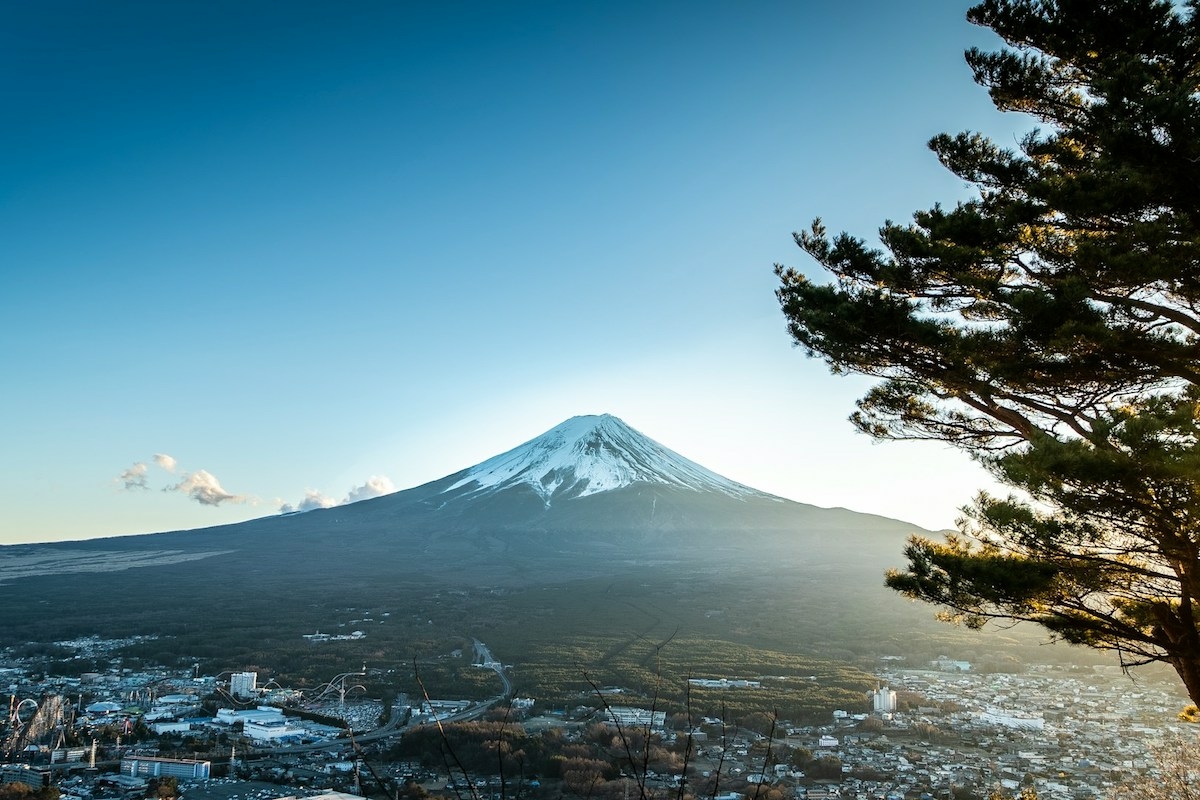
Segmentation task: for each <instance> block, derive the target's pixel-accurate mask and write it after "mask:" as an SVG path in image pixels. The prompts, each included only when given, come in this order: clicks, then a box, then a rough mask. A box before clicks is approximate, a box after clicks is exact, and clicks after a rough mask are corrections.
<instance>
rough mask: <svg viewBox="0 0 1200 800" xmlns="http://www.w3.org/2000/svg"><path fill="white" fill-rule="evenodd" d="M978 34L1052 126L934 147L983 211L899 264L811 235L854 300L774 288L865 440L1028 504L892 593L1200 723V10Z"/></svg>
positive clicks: (967, 528) (916, 546) (896, 237)
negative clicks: (1070, 652)
mask: <svg viewBox="0 0 1200 800" xmlns="http://www.w3.org/2000/svg"><path fill="white" fill-rule="evenodd" d="M968 19H970V20H971V21H972V22H974V23H976V24H979V25H984V26H987V27H988V28H991V29H992V30H993V31H995V32H996V33H997V34H998V35H999V36H1000V37H1001V38H1002V39H1003V40H1004V41H1005V42H1006V43H1007V45H1008V47H1007V48H1005V49H1002V50H1000V51H998V52H983V51H980V50H978V49H972V50H969V51H968V52H967V54H966V59H967V63H968V64H969V66H970V68H971V70H972V71H973V73H974V77H975V80H976V81H977V82H978V83H979V84H981V85H982V86H984V87H986V88H987V90H988V92H989V94H990V96H991V98H992V100H993V102H994V103H995V104H996V106H997V107H998V108H1000V109H1001V110H1005V111H1019V112H1023V113H1025V114H1029V115H1033V116H1034V117H1036V118H1037V119H1038V120H1039V121H1040V124H1041V125H1042V126H1043V127H1041V128H1040V129H1039V130H1035V131H1033V132H1031V133H1029V134H1028V135H1026V136H1025V137H1024V138H1023V139H1022V140H1021V142H1020V144H1019V147H1016V148H1014V149H1005V148H1002V147H1000V146H998V145H997V144H996V143H994V142H992V141H990V140H988V139H987V138H986V137H984V136H981V135H979V134H976V133H962V134H958V135H953V136H952V135H946V134H943V135H939V136H936V137H935V138H934V139H933V140H932V141H931V142H930V148H931V149H932V150H933V152H934V153H935V154H936V155H937V157H938V159H939V160H940V161H941V163H942V164H943V165H944V166H945V167H946V168H948V169H950V170H951V171H952V172H953V173H954V174H956V175H958V176H960V177H961V178H962V179H964V180H965V181H967V182H968V183H969V184H970V185H971V186H973V187H974V188H975V192H974V193H973V197H972V199H971V200H969V201H966V202H961V203H959V204H957V205H956V206H955V207H954V208H952V209H949V208H943V207H941V206H935V207H934V208H932V209H929V210H924V211H919V212H917V213H915V214H914V215H913V222H912V223H911V224H907V225H898V224H893V223H891V222H887V223H885V224H884V226H883V227H882V228H881V229H880V232H879V233H880V241H881V244H882V248H872V247H869V246H868V245H867V244H866V243H865V242H864V241H862V240H860V239H856V238H854V237H851V236H849V235H847V234H841V235H838V236H836V237H830V236H829V235H828V234H827V232H826V230H825V228H824V227H823V226H822V224H821V222H820V221H819V220H818V221H816V222H814V223H813V226H812V228H811V230H809V231H807V232H803V233H798V234H796V237H795V238H796V242H797V244H798V245H799V246H800V247H801V248H802V249H803V250H804V251H805V252H806V253H808V255H810V256H811V257H812V258H813V259H815V260H816V261H817V262H819V263H820V264H821V265H822V266H824V267H825V268H826V269H827V270H828V271H829V272H831V273H832V275H833V276H834V278H835V280H834V282H833V283H832V284H829V285H825V284H818V283H815V282H811V281H809V280H806V279H805V277H804V276H803V275H801V274H800V273H799V272H798V271H796V270H794V269H790V268H785V267H782V266H777V267H776V272H777V274H778V276H779V278H780V286H779V289H778V290H777V295H778V298H779V301H780V303H781V306H782V308H783V311H784V314H785V316H786V317H787V321H788V329H789V332H790V333H791V335H792V337H793V338H794V339H795V341H796V342H797V343H798V344H799V345H800V346H801V347H803V348H804V349H805V350H806V351H807V352H808V353H809V355H814V356H818V357H821V358H823V359H824V360H825V361H826V362H827V363H828V364H829V366H830V368H831V369H832V370H833V371H834V372H835V373H859V374H864V375H869V376H874V377H876V378H879V379H880V380H879V382H878V383H877V384H876V385H875V386H874V387H873V388H872V389H871V390H870V391H869V392H868V393H867V394H866V395H865V396H864V397H863V398H861V399H860V400H859V402H858V408H857V410H856V411H855V413H854V414H853V415H852V417H851V419H852V421H853V422H854V424H855V425H857V426H858V427H859V428H860V429H861V430H863V431H865V432H867V433H869V434H870V435H872V436H875V437H878V438H888V439H933V440H940V441H944V442H949V443H952V444H954V445H956V446H958V447H960V448H962V449H964V450H965V451H967V452H969V453H970V454H972V455H973V456H974V457H976V458H977V459H978V460H979V461H980V462H981V463H983V464H984V465H985V466H986V467H988V468H989V469H990V470H991V471H992V472H993V473H994V474H995V475H996V476H997V477H998V478H999V479H1000V480H1001V481H1003V482H1005V483H1007V484H1008V485H1010V486H1012V487H1015V488H1016V489H1018V490H1020V494H1019V495H1014V496H1013V497H1009V498H1003V499H1001V498H997V497H992V496H988V495H986V494H981V495H980V496H979V498H977V499H976V500H975V502H974V503H973V505H972V506H971V507H969V508H968V509H966V513H965V515H964V519H963V521H962V524H961V525H960V528H961V531H960V533H959V534H958V535H956V536H954V537H951V538H949V539H948V540H947V541H944V542H942V541H933V540H930V539H925V538H914V539H912V540H910V542H909V544H908V547H907V548H906V556H907V559H908V566H907V568H906V569H905V570H904V571H898V572H893V573H891V574H889V575H888V577H887V583H888V585H889V586H891V587H892V588H894V589H896V590H898V591H901V592H903V593H905V594H906V595H909V596H911V597H915V598H919V599H922V600H926V601H929V602H931V603H935V604H937V605H939V606H941V607H942V608H943V614H944V615H945V616H946V617H948V618H951V619H954V620H957V621H961V622H965V623H966V624H968V625H971V626H980V625H982V624H984V623H985V622H986V621H987V620H989V619H996V618H1002V619H1016V620H1031V621H1033V622H1036V623H1038V624H1040V625H1043V626H1045V628H1047V629H1048V630H1049V631H1050V632H1052V634H1053V635H1054V636H1055V637H1056V638H1060V639H1063V640H1066V641H1068V642H1073V643H1077V644H1082V645H1087V646H1090V647H1094V648H1099V649H1109V650H1115V651H1117V652H1118V653H1119V654H1120V656H1121V663H1122V664H1123V665H1126V666H1132V665H1136V664H1141V663H1147V662H1151V661H1161V662H1166V663H1169V664H1170V665H1171V666H1172V667H1174V669H1175V670H1176V671H1177V672H1178V674H1179V676H1180V678H1181V679H1182V680H1183V683H1184V685H1185V686H1186V689H1187V691H1188V694H1189V695H1190V696H1191V698H1192V699H1193V700H1194V701H1196V702H1197V703H1198V704H1200V622H1198V618H1200V0H1190V2H1188V3H1186V5H1181V4H1172V3H1171V2H1168V1H1167V0H987V1H986V2H982V3H980V4H979V5H977V6H975V7H973V8H972V9H971V10H970V11H969V12H968Z"/></svg>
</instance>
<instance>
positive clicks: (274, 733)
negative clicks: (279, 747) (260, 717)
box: [242, 720, 304, 742]
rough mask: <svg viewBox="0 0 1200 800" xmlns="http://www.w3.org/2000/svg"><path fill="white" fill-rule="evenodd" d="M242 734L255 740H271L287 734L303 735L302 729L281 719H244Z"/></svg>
mask: <svg viewBox="0 0 1200 800" xmlns="http://www.w3.org/2000/svg"><path fill="white" fill-rule="evenodd" d="M242 735H243V736H245V737H246V738H247V739H250V740H251V741H255V742H273V741H278V740H280V739H284V738H286V737H288V736H303V735H304V729H303V728H296V727H293V726H291V725H289V724H288V723H287V722H284V721H282V720H280V721H278V722H254V721H253V720H246V723H245V725H244V726H243V727H242Z"/></svg>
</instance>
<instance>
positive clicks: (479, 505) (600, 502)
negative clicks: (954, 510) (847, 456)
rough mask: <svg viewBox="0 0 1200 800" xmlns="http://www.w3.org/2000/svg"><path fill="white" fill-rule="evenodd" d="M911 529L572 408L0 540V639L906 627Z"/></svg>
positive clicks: (832, 634)
mask: <svg viewBox="0 0 1200 800" xmlns="http://www.w3.org/2000/svg"><path fill="white" fill-rule="evenodd" d="M914 532H917V533H921V532H922V531H920V529H919V528H916V527H915V526H913V525H909V524H906V523H904V522H900V521H897V520H892V519H887V518H884V517H878V516H874V515H869V514H859V513H856V512H853V511H848V510H846V509H839V508H832V509H831V508H818V507H816V506H812V505H806V504H804V503H797V502H794V501H792V500H787V499H784V498H781V497H776V496H774V495H771V494H768V493H766V492H761V491H758V490H757V489H754V488H752V487H749V486H746V485H743V484H741V483H738V482H736V481H733V480H730V479H729V478H726V477H723V476H721V475H718V474H717V473H715V472H713V471H711V470H709V469H707V468H705V467H703V466H701V465H699V464H697V463H695V462H693V461H690V460H688V459H687V458H685V457H683V456H682V455H680V454H678V453H676V452H674V451H672V450H670V449H668V448H667V447H665V446H663V445H661V444H659V443H658V442H655V441H653V440H652V439H650V438H648V437H646V436H644V435H642V434H641V433H639V432H637V431H636V430H634V429H633V428H632V427H630V426H629V425H626V424H625V423H624V422H622V421H621V420H620V419H617V418H616V417H613V416H608V415H599V416H583V417H574V418H572V419H568V420H566V421H565V422H563V423H561V424H560V425H557V426H555V427H554V428H551V429H550V430H549V431H547V432H546V433H544V434H542V435H541V436H538V437H536V438H534V439H532V440H530V441H528V442H525V443H524V444H521V445H518V446H517V447H514V448H513V449H511V450H509V451H507V452H505V453H501V454H500V455H497V456H495V457H493V458H489V459H487V460H485V461H482V462H481V463H478V464H476V465H474V466H471V467H467V468H465V469H462V470H459V471H458V472H455V473H454V474H452V475H447V476H445V477H443V478H439V479H437V480H434V481H430V482H429V483H425V484H423V485H420V486H416V487H413V488H411V489H406V490H403V491H398V492H394V493H392V494H389V495H385V496H382V497H376V498H372V499H369V500H362V501H359V502H356V503H350V504H346V505H342V506H336V507H333V508H327V509H315V510H312V511H304V512H298V513H289V514H277V515H273V516H270V517H263V518H260V519H255V520H250V521H247V522H242V523H238V524H234V525H223V526H217V527H211V528H202V529H197V530H184V531H173V532H165V533H153V534H142V535H133V536H119V537H112V538H107V539H92V540H86V541H78V542H55V543H49V544H40V545H10V546H5V547H0V646H4V641H5V637H7V638H8V639H13V640H23V641H36V640H41V639H44V638H45V637H46V636H47V635H52V636H58V637H60V638H70V637H73V636H81V635H92V634H93V633H103V632H110V633H113V634H116V635H121V636H128V635H133V634H139V633H146V632H161V633H162V634H163V635H164V636H177V637H183V638H181V639H180V640H179V641H187V642H191V644H190V645H188V646H189V647H193V648H194V649H195V650H197V651H205V652H207V651H208V650H211V649H212V644H211V642H209V641H208V639H209V638H211V637H212V636H216V635H218V632H220V633H219V635H220V636H223V637H241V639H240V640H239V641H242V644H243V646H245V647H247V648H251V650H254V651H255V652H257V648H258V646H259V644H260V643H261V642H263V641H267V640H275V639H276V638H277V637H278V636H279V635H281V632H284V633H286V634H287V636H288V637H291V638H289V641H293V640H294V641H295V642H301V641H302V640H301V639H300V633H302V632H310V630H311V628H317V627H319V628H326V627H328V626H329V625H330V624H332V623H333V622H335V621H338V620H337V619H336V615H335V612H336V613H337V614H345V615H346V617H347V619H350V618H354V617H355V616H361V612H353V609H354V608H358V609H362V608H374V609H381V608H386V609H389V612H390V618H389V619H388V620H386V622H387V624H386V625H383V626H382V627H381V628H379V629H378V630H377V631H376V632H375V633H372V634H371V636H372V637H383V636H385V635H386V636H387V637H390V638H388V639H387V640H386V641H389V642H391V644H389V645H387V646H388V647H393V646H394V647H401V646H405V647H407V646H408V645H404V644H403V643H404V642H425V641H427V640H428V637H429V636H431V635H432V634H433V631H435V630H436V631H438V632H439V635H443V636H444V635H446V634H447V632H448V631H452V630H453V631H482V630H492V631H507V633H505V634H504V635H511V636H514V637H516V636H518V635H520V636H529V635H531V634H529V633H528V630H531V629H527V628H526V627H523V626H527V625H529V624H533V625H535V627H537V626H549V628H545V627H538V628H537V629H538V630H539V631H543V632H545V631H547V630H550V629H553V631H555V632H560V631H561V632H565V633H568V634H578V635H591V634H594V633H597V632H598V631H599V630H600V628H599V626H601V624H602V623H601V622H600V621H599V616H598V615H597V610H598V609H600V608H603V609H605V610H606V611H607V614H608V616H607V617H606V619H607V622H604V623H603V625H605V626H607V630H608V633H609V634H620V635H622V636H624V635H626V634H629V633H630V631H629V630H628V627H629V626H630V625H634V624H636V625H637V626H638V627H637V631H640V632H642V633H645V634H646V635H648V632H649V631H651V630H658V629H659V628H660V627H661V628H662V630H661V631H660V632H662V633H664V635H665V634H669V633H670V628H671V627H674V626H676V625H681V626H684V628H685V629H687V630H690V631H708V632H710V633H711V634H712V635H714V636H724V637H733V639H737V640H739V641H743V640H762V641H777V642H783V641H793V642H796V644H795V646H797V647H799V646H801V644H802V643H803V642H810V643H811V642H816V641H819V642H822V643H823V644H821V647H824V648H827V649H829V650H830V651H832V650H835V649H836V648H837V647H839V646H840V645H839V644H838V643H839V642H845V641H848V640H853V639H854V638H855V637H857V636H860V635H861V634H862V633H863V631H864V630H865V629H864V628H863V625H867V624H869V625H874V626H875V627H874V630H876V631H877V632H883V633H884V634H887V635H890V632H894V631H896V630H902V629H903V630H907V629H909V626H910V625H911V624H912V623H911V618H912V616H913V614H914V612H913V611H912V610H911V608H910V606H909V604H908V602H907V601H905V600H903V598H900V597H899V596H897V595H895V594H894V593H892V592H889V591H887V590H886V589H884V587H883V585H882V583H883V572H884V571H885V570H886V569H887V568H889V567H899V566H902V565H903V563H904V557H903V547H904V543H905V540H906V538H907V536H908V535H909V534H912V533H914ZM337 609H341V611H337ZM621 609H624V611H621ZM630 614H632V615H633V616H629V615H630ZM849 619H853V620H855V621H856V622H855V623H854V624H853V625H851V626H849V627H847V625H846V620H849ZM635 620H636V623H635ZM341 622H346V620H345V619H343V620H340V621H339V624H340V623H341ZM373 624H376V625H382V622H377V623H373ZM430 625H433V626H434V627H433V628H430ZM197 626H199V627H197ZM306 629H309V630H306ZM372 630H374V629H372ZM200 631H203V634H201V633H200ZM520 631H525V632H523V633H519V632H520ZM489 635H490V634H489ZM496 635H497V636H500V634H496ZM539 635H541V634H539ZM547 635H551V634H547ZM606 635H608V634H606ZM373 641H374V640H373ZM383 641H384V639H380V642H383ZM489 643H490V640H489ZM171 646H172V647H175V646H177V645H171ZM178 646H182V645H178ZM279 646H280V647H283V645H279ZM290 646H291V645H288V647H290ZM803 646H805V647H810V644H804V645H803ZM812 646H815V645H812ZM206 648H207V649H206ZM247 657H248V658H250V656H247ZM305 657H306V658H307V656H305ZM374 657H375V656H372V658H374ZM255 658H257V656H255ZM254 663H257V662H254Z"/></svg>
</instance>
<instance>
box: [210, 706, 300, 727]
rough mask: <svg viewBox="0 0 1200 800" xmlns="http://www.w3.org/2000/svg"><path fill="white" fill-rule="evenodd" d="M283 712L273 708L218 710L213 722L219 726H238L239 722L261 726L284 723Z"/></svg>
mask: <svg viewBox="0 0 1200 800" xmlns="http://www.w3.org/2000/svg"><path fill="white" fill-rule="evenodd" d="M284 721H285V720H284V718H283V712H282V711H280V710H279V709H278V708H274V707H273V706H259V707H258V708H254V709H243V708H218V709H217V716H216V719H214V720H213V722H216V723H217V724H218V725H236V724H237V723H239V722H242V723H245V722H256V723H258V724H260V725H269V724H273V723H281V722H284Z"/></svg>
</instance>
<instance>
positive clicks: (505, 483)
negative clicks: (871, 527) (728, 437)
mask: <svg viewBox="0 0 1200 800" xmlns="http://www.w3.org/2000/svg"><path fill="white" fill-rule="evenodd" d="M638 482H648V483H658V484H666V485H668V486H675V487H679V488H684V489H692V490H694V491H717V492H721V493H723V494H727V495H731V496H734V497H746V496H751V495H762V492H759V491H757V490H755V489H751V488H750V487H749V486H744V485H742V484H740V483H736V482H734V481H731V480H729V479H728V478H723V477H721V476H720V475H717V474H716V473H715V472H711V471H709V470H707V469H705V468H704V467H702V466H700V465H699V464H697V463H695V462H694V461H689V460H688V459H686V458H684V457H683V456H681V455H679V454H678V453H676V452H674V451H673V450H669V449H667V448H666V447H663V446H662V445H661V444H659V443H658V442H656V441H654V440H653V439H650V438H649V437H647V436H644V435H643V434H641V433H639V432H637V431H635V430H634V429H633V428H631V427H629V426H628V425H626V424H625V423H624V422H622V421H621V420H620V419H618V418H616V417H614V416H611V415H609V414H601V415H599V416H581V417H572V418H571V419H569V420H567V421H566V422H563V423H562V424H560V425H558V426H556V427H554V428H551V429H550V430H549V431H547V432H546V433H543V434H542V435H541V436H538V437H537V438H536V439H531V440H530V441H528V442H526V443H525V444H522V445H520V446H518V447H514V448H513V449H512V450H509V451H508V452H507V453H501V454H500V455H498V456H495V457H494V458H489V459H488V460H487V461H484V462H482V463H481V464H477V465H476V466H474V467H471V468H470V469H468V470H466V471H465V473H464V474H463V475H462V477H461V478H460V479H459V480H458V481H456V482H455V483H454V484H453V485H452V486H450V487H449V488H448V489H446V490H445V491H447V492H448V491H453V490H455V489H462V488H465V489H466V490H467V491H468V492H471V493H475V492H481V491H485V490H493V491H494V490H498V489H502V488H508V487H511V486H517V485H520V484H527V485H528V486H530V487H531V488H532V489H533V490H534V491H535V492H537V493H538V494H539V495H540V496H541V497H542V499H543V500H545V502H546V504H547V505H549V504H550V502H551V499H552V498H557V497H584V496H587V495H590V494H596V493H598V492H607V491H610V490H613V489H620V488H621V487H624V486H629V485H630V484H633V483H638Z"/></svg>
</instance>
